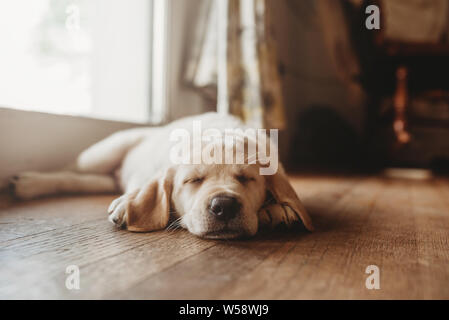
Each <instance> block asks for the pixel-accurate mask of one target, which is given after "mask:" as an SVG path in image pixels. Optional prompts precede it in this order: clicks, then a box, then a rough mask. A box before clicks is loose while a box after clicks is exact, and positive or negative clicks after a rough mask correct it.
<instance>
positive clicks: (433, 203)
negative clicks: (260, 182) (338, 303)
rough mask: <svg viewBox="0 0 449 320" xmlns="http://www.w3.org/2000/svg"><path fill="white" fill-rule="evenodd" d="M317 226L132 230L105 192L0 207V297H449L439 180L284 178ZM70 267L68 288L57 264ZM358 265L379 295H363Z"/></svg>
mask: <svg viewBox="0 0 449 320" xmlns="http://www.w3.org/2000/svg"><path fill="white" fill-rule="evenodd" d="M292 184H293V185H294V187H295V189H296V191H297V192H298V194H299V195H300V198H301V200H302V201H303V202H304V205H305V207H306V208H307V209H308V211H309V212H310V214H311V215H312V217H313V221H314V224H315V226H316V229H317V230H316V232H313V233H304V232H301V233H298V232H297V231H294V232H285V231H282V232H272V233H268V234H261V235H258V236H257V237H255V238H253V239H249V240H239V241H210V240H203V239H199V238H197V237H195V236H193V235H191V234H189V233H188V232H187V231H183V230H181V231H174V232H166V231H160V232H153V233H144V234H140V233H130V232H126V231H123V230H117V229H116V228H114V227H113V226H112V225H110V224H109V223H108V222H107V220H106V208H107V206H108V204H109V202H110V201H111V200H112V199H113V198H114V196H111V195H108V196H94V197H83V196H74V197H60V198H54V199H51V198H49V199H41V200H36V201H31V202H25V203H14V202H11V203H8V204H5V203H2V204H1V205H0V265H1V266H2V269H1V271H2V272H1V273H0V298H60V299H67V298H75V299H78V298H80V299H86V298H94V299H101V298H113V299H115V298H124V299H129V298H138V299H163V298H170V299H173V298H180V299H195V298H198V299H203V298H208V299H230V298H237V299H258V298H262V299H266V298H268V299H325V298H330V299H335V298H339V299H365V298H366V299H398V298H399V299H412V298H418V299H435V298H440V299H441V298H445V299H448V298H449V268H448V267H447V266H448V265H449V239H448V238H449V232H448V230H449V182H448V180H446V179H441V178H439V179H433V180H425V181H419V180H405V179H388V178H385V177H382V176H372V177H356V176H353V177H344V176H313V175H307V176H301V177H296V178H294V179H293V180H292ZM72 264H73V265H77V266H79V268H80V275H81V289H80V290H72V291H70V290H67V289H66V287H65V279H66V277H67V274H66V273H65V268H66V267H67V266H68V265H72ZM368 265H376V266H378V267H379V268H380V279H381V281H380V284H381V289H380V290H368V289H367V288H366V287H365V280H366V278H367V277H368V275H367V274H366V273H365V269H366V267H367V266H368Z"/></svg>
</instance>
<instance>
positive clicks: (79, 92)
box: [0, 0, 164, 122]
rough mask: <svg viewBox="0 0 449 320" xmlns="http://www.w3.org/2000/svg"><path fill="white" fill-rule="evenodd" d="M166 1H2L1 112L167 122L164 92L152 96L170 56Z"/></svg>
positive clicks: (0, 5) (0, 9) (0, 16)
mask: <svg viewBox="0 0 449 320" xmlns="http://www.w3.org/2000/svg"><path fill="white" fill-rule="evenodd" d="M163 3H164V1H163V0H154V1H148V0H132V1H127V0H32V1H30V0H3V1H1V2H0V106H1V107H8V108H16V109H25V110H33V111H43V112H49V113H60V114H72V115H83V116H92V117H100V118H107V119H117V120H123V121H136V122H147V121H151V120H155V119H153V118H154V117H156V118H158V117H159V118H160V117H161V103H162V102H163V101H162V99H161V97H160V96H161V93H160V92H158V94H157V95H154V96H153V95H152V92H153V90H152V87H153V86H152V81H151V79H152V77H153V74H154V72H155V71H157V70H159V69H161V68H160V66H161V65H162V64H163V61H158V68H156V69H155V70H153V69H154V68H152V65H153V61H154V58H156V57H161V56H162V57H163V56H164V55H163V54H162V55H161V53H160V52H161V50H162V49H163V48H164V38H163V36H162V35H163V34H164V33H163V31H164V30H163V26H164V19H163V17H162V16H161V15H163V14H164V10H163ZM155 15H158V16H157V18H155V19H153V18H154V17H155ZM154 22H157V23H158V24H159V25H158V26H155V25H154ZM153 31H157V36H156V37H154V34H153ZM153 39H155V40H157V41H158V43H157V44H156V43H153V41H152V40H153ZM153 48H157V50H159V51H158V52H156V54H155V52H153ZM161 48H162V49H161ZM160 59H161V58H160ZM158 86H159V87H160V83H158ZM154 99H156V101H157V104H158V105H157V106H156V105H154V104H153V102H154ZM156 120H160V119H156Z"/></svg>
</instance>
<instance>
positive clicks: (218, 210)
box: [209, 196, 241, 220]
mask: <svg viewBox="0 0 449 320" xmlns="http://www.w3.org/2000/svg"><path fill="white" fill-rule="evenodd" d="M240 207H241V204H240V202H239V201H238V200H237V199H236V198H234V197H230V196H216V197H215V198H213V199H212V200H211V202H210V205H209V213H210V214H211V215H213V216H214V217H216V218H217V219H220V220H230V219H232V218H234V217H235V216H236V214H237V213H238V212H239V211H240Z"/></svg>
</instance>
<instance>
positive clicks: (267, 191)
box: [128, 146, 312, 239]
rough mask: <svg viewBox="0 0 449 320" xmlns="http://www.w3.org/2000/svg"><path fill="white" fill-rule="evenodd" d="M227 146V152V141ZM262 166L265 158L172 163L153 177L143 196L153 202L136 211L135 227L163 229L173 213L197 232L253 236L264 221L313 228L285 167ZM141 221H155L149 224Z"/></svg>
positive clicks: (225, 236)
mask: <svg viewBox="0 0 449 320" xmlns="http://www.w3.org/2000/svg"><path fill="white" fill-rule="evenodd" d="M221 147H223V149H222V151H223V153H224V152H225V150H226V146H220V148H221ZM228 147H229V146H228ZM215 150H217V149H215ZM262 166H263V165H261V164H260V163H259V162H256V163H254V164H247V163H246V164H218V163H210V164H204V163H202V164H180V165H176V166H172V167H170V168H169V169H168V171H167V173H166V174H165V175H164V177H162V178H159V179H157V180H156V181H154V182H152V183H150V185H153V187H152V188H147V190H151V191H150V192H149V194H147V195H143V196H142V197H146V199H151V201H142V202H147V203H148V205H141V207H142V208H145V209H142V210H140V211H135V212H134V213H133V214H132V215H130V217H131V216H134V221H136V222H137V223H134V227H132V228H134V230H136V231H137V230H138V231H144V230H147V231H150V230H155V229H161V228H164V227H166V226H167V225H168V223H169V221H170V217H171V218H177V219H178V220H177V221H178V223H179V224H180V225H181V226H183V227H185V228H187V229H188V230H189V231H190V232H191V233H193V234H195V235H198V236H200V237H204V238H212V239H231V238H238V237H248V236H252V235H255V234H256V232H257V230H258V229H259V227H260V226H261V225H263V224H265V225H268V226H275V225H277V224H280V223H284V224H287V225H291V224H292V223H293V222H295V221H299V222H302V223H303V224H304V225H305V227H306V228H307V229H309V230H311V229H312V225H311V221H310V218H309V216H308V215H307V213H306V211H305V209H304V207H303V206H302V204H301V202H300V201H299V199H298V197H297V195H296V193H295V191H294V190H293V188H292V187H291V185H290V183H289V182H288V180H287V177H286V175H285V173H284V172H283V169H282V167H279V170H278V171H277V172H276V173H275V174H273V175H261V174H260V172H261V170H260V169H261V167H262ZM155 204H158V205H157V206H156V205H155ZM145 217H146V218H145ZM150 218H151V219H150ZM128 220H130V219H129V218H128ZM139 221H142V222H143V221H150V222H151V223H149V224H147V225H146V226H143V225H139V223H140V222H139ZM140 224H141V223H140ZM132 228H131V229H132ZM131 229H130V230H131Z"/></svg>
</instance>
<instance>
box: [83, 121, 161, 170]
mask: <svg viewBox="0 0 449 320" xmlns="http://www.w3.org/2000/svg"><path fill="white" fill-rule="evenodd" d="M151 130H155V129H154V128H137V129H130V130H125V131H119V132H116V133H114V134H112V135H110V136H109V137H107V138H106V139H104V140H101V141H100V142H97V143H96V144H94V145H92V146H91V147H89V148H88V149H86V150H84V151H83V152H82V153H81V154H80V155H79V157H78V159H77V163H76V171H80V172H89V173H100V174H110V173H112V172H113V171H114V170H115V169H117V168H118V167H119V166H120V164H121V163H122V160H123V158H124V157H125V155H126V153H127V152H128V151H129V150H130V149H131V148H133V147H134V146H136V145H137V144H138V143H139V142H140V141H142V139H143V138H145V137H146V136H147V135H149V133H150V132H151Z"/></svg>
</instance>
